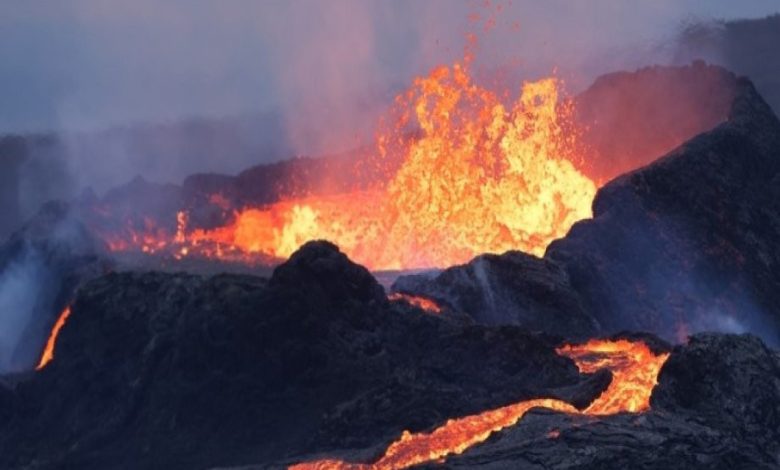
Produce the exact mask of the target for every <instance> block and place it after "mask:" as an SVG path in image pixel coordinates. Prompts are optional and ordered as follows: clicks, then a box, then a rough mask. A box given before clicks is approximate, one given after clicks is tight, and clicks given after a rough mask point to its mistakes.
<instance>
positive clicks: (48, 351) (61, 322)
mask: <svg viewBox="0 0 780 470" xmlns="http://www.w3.org/2000/svg"><path fill="white" fill-rule="evenodd" d="M69 316H70V306H68V307H65V310H63V311H62V313H60V316H59V317H58V318H57V321H56V322H55V323H54V328H52V329H51V333H50V334H49V339H48V340H46V347H45V348H44V349H43V355H42V356H41V360H40V361H39V362H38V366H37V367H36V368H35V370H41V369H43V368H44V367H46V365H47V364H48V363H50V362H51V361H52V359H54V345H55V343H56V342H57V335H59V334H60V330H61V329H62V327H63V326H65V322H66V321H67V320H68V317H69Z"/></svg>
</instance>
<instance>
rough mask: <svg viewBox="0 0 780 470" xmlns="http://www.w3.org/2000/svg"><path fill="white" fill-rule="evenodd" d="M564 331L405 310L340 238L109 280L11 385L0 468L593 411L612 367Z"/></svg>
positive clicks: (206, 457) (309, 447) (161, 461)
mask: <svg viewBox="0 0 780 470" xmlns="http://www.w3.org/2000/svg"><path fill="white" fill-rule="evenodd" d="M560 341H561V340H560V339H556V338H552V337H547V336H540V335H533V334H529V333H527V332H524V331H523V330H520V329H517V328H512V327H501V328H487V327H480V326H462V325H459V324H457V323H453V322H449V321H447V320H446V319H442V318H437V317H435V316H432V315H429V314H426V313H424V312H423V311H421V310H417V309H414V308H411V307H409V306H408V305H406V304H404V303H400V302H399V303H391V302H389V301H388V300H387V299H386V297H385V294H384V290H383V289H382V287H381V286H379V284H377V283H376V281H375V280H374V278H373V277H372V276H371V275H370V273H369V272H368V271H367V270H366V269H365V268H363V267H361V266H358V265H355V264H353V263H351V262H350V261H349V260H348V259H347V258H346V256H344V255H343V254H341V253H340V252H339V251H338V250H337V248H336V247H334V246H333V245H331V244H329V243H326V242H312V243H309V244H307V245H306V246H304V247H303V248H302V249H301V250H299V251H298V252H296V253H295V254H294V255H293V256H292V257H291V258H290V260H289V261H288V262H287V263H285V264H283V265H281V266H279V267H278V268H277V269H276V271H275V272H274V274H273V275H272V277H271V278H270V279H268V280H265V279H262V278H257V277H251V276H235V275H221V276H215V277H209V278H206V277H199V276H193V275H188V274H163V273H145V274H144V273H114V274H109V275H106V276H103V277H101V278H98V279H96V280H94V281H91V282H89V283H88V284H86V285H85V286H83V287H82V288H81V289H80V291H79V294H78V297H77V298H76V301H75V303H74V304H73V308H72V314H71V317H70V318H69V320H68V322H67V323H66V324H65V327H64V328H63V329H62V331H61V333H60V335H59V337H58V342H57V348H56V350H55V358H54V361H53V362H52V363H51V364H50V365H48V366H47V367H46V368H44V369H43V370H42V371H39V372H37V373H32V374H31V375H29V376H15V377H13V378H9V379H7V380H6V382H8V384H9V385H8V386H7V388H6V389H5V390H3V392H2V393H0V415H2V416H5V419H3V420H2V421H1V422H0V467H3V468H31V467H33V468H63V467H68V468H121V467H122V464H121V463H120V462H133V463H134V465H136V466H137V467H141V468H204V467H208V466H210V465H212V466H216V465H239V464H249V463H256V462H264V461H266V462H267V461H278V460H280V459H282V458H285V457H288V456H293V455H301V454H304V453H310V452H315V451H323V452H324V451H330V452H337V451H339V450H341V449H350V448H358V449H360V448H369V447H371V446H375V445H378V444H383V443H386V442H388V441H389V440H391V439H393V438H394V437H395V436H397V435H398V434H399V433H400V432H401V431H402V430H403V429H411V430H420V429H427V428H429V427H431V426H434V425H436V424H438V423H440V422H442V421H443V420H445V419H447V418H448V417H451V416H460V415H465V414H470V413H474V412H477V411H480V410H483V409H486V408H490V407H494V406H500V405H504V404H508V403H512V402H515V401H517V400H521V399H526V398H530V397H538V396H557V397H560V398H562V399H566V400H569V401H572V402H575V403H578V404H580V405H582V406H584V405H586V404H587V403H588V402H590V400H592V398H593V397H594V396H595V395H596V394H598V393H600V391H601V390H603V389H604V387H606V385H607V384H608V383H609V374H606V375H605V374H594V375H592V376H582V375H580V374H579V373H578V371H577V368H576V366H575V365H574V363H573V362H572V361H570V360H569V359H567V358H563V357H560V356H558V355H557V354H555V352H554V347H555V346H556V345H557V344H559V343H560ZM0 390H2V387H0Z"/></svg>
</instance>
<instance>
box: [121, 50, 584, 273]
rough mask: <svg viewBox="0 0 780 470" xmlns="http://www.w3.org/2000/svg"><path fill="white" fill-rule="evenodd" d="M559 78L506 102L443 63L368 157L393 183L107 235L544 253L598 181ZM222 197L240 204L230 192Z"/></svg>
mask: <svg viewBox="0 0 780 470" xmlns="http://www.w3.org/2000/svg"><path fill="white" fill-rule="evenodd" d="M466 63H468V61H467V62H466ZM559 87H560V83H559V82H558V81H557V80H556V79H552V78H548V79H543V80H540V81H537V82H530V83H525V84H524V85H523V87H522V90H521V94H520V97H519V99H518V100H517V101H516V102H515V103H514V104H512V105H511V106H505V105H504V104H503V103H502V102H501V100H499V98H498V96H497V95H496V94H494V93H492V92H490V91H488V90H486V89H485V88H482V87H480V86H478V85H476V84H475V83H473V82H472V80H471V78H470V76H469V74H468V69H467V67H466V66H464V65H461V64H456V65H454V66H453V67H451V68H449V67H440V68H437V69H436V70H434V71H433V72H432V73H431V74H430V75H429V76H428V77H423V78H418V79H416V80H415V82H414V84H413V86H412V87H411V88H410V89H409V90H408V91H407V92H405V93H404V94H402V95H401V96H399V97H398V99H397V100H396V109H397V110H400V113H399V114H400V115H399V116H398V118H397V121H395V122H396V123H395V125H394V126H391V127H392V129H391V130H388V131H385V132H383V133H381V134H380V135H379V136H378V137H377V141H376V157H375V160H372V161H371V162H367V161H362V162H359V163H358V165H362V164H372V165H377V166H380V167H382V168H385V169H386V170H385V173H386V182H385V183H382V184H379V185H377V186H376V187H373V188H372V189H370V190H364V191H356V192H352V193H345V194H338V195H327V196H309V197H304V198H294V199H288V200H284V201H281V202H279V203H276V204H273V205H270V206H266V207H257V208H242V209H240V210H237V211H236V212H235V215H234V218H233V220H232V222H231V223H229V224H227V225H225V226H222V227H218V228H215V229H210V230H202V229H191V230H188V227H187V223H188V220H187V219H188V218H187V214H185V213H180V214H179V217H178V221H177V222H178V224H177V226H178V229H177V231H176V234H175V236H174V235H172V234H165V233H162V232H161V231H160V230H158V229H157V228H156V227H155V226H154V224H151V225H150V226H149V227H146V228H145V229H144V230H142V231H141V233H142V235H140V234H139V233H138V232H137V231H133V232H131V236H128V235H127V234H126V233H124V234H116V235H115V236H111V235H109V236H107V237H106V238H107V239H108V242H109V246H110V247H111V248H112V249H114V250H128V249H136V250H140V251H144V252H148V253H154V252H158V251H160V250H162V249H166V250H169V251H170V252H171V253H174V254H175V256H176V257H177V258H180V257H182V256H192V255H200V256H205V257H216V258H220V259H242V258H243V259H246V260H251V259H252V257H253V256H257V255H263V256H265V257H266V258H268V257H273V258H277V259H278V258H286V257H288V256H289V255H290V254H292V252H293V251H295V250H296V249H297V248H298V247H299V246H300V245H301V244H303V243H304V242H306V241H308V240H312V239H328V240H330V241H332V242H334V243H336V244H337V245H339V246H340V247H341V249H342V250H343V251H344V252H345V253H346V254H347V255H349V256H350V257H351V258H352V259H354V260H355V261H357V262H359V263H362V264H364V265H366V266H368V267H369V268H372V269H402V268H427V267H436V266H446V265H452V264H457V263H463V262H466V261H468V260H469V259H471V258H472V257H474V256H475V255H477V254H480V253H485V252H493V253H500V252H504V251H507V250H511V249H520V250H523V251H525V252H529V253H533V254H536V255H541V254H543V252H544V250H545V249H546V247H547V245H548V244H549V243H550V242H551V241H552V240H554V239H556V238H560V237H562V236H563V235H565V234H566V232H567V231H568V230H569V228H570V227H571V226H572V224H573V223H574V222H576V221H578V220H580V219H583V218H587V217H589V216H590V215H591V209H590V207H591V202H592V200H593V196H594V195H595V192H596V186H595V184H594V183H593V182H592V181H591V180H590V179H588V178H587V177H586V176H584V175H583V174H582V173H581V172H580V171H579V170H578V169H577V168H576V167H575V165H574V164H573V163H572V162H573V161H575V160H577V140H578V135H577V132H576V131H574V130H573V129H575V126H574V125H573V124H572V122H573V121H572V117H571V116H572V109H571V105H570V104H567V103H566V102H563V101H561V100H560V99H559ZM410 129H418V130H419V132H410ZM210 200H211V201H212V203H214V204H217V205H218V206H219V207H220V208H222V209H223V210H224V209H227V208H228V204H229V203H228V201H227V200H226V199H225V198H224V197H223V196H221V195H219V194H215V195H212V197H211V198H210ZM182 248H186V250H182Z"/></svg>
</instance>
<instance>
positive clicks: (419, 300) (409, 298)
mask: <svg viewBox="0 0 780 470" xmlns="http://www.w3.org/2000/svg"><path fill="white" fill-rule="evenodd" d="M387 298H388V299H390V300H392V301H395V300H402V301H404V302H408V303H409V304H411V305H414V306H415V307H418V308H421V309H423V310H425V311H426V312H429V313H441V307H439V305H438V304H437V303H436V302H434V301H433V300H431V299H429V298H427V297H422V296H419V295H410V294H402V293H400V292H394V293H392V294H390V295H388V296H387Z"/></svg>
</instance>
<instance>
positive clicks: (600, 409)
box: [291, 340, 669, 470]
mask: <svg viewBox="0 0 780 470" xmlns="http://www.w3.org/2000/svg"><path fill="white" fill-rule="evenodd" d="M557 351H558V353H559V354H562V355H564V356H567V357H570V358H571V359H573V360H574V362H575V363H576V364H577V367H579V369H580V371H581V372H587V373H590V372H595V371H596V370H599V369H602V368H607V369H609V370H610V371H611V372H612V382H611V383H610V385H609V386H608V387H607V389H606V390H605V391H604V392H603V393H602V394H601V395H600V396H599V397H598V398H596V399H595V400H594V401H593V403H591V404H590V406H588V407H587V408H586V409H585V410H584V411H580V410H577V409H576V408H575V407H574V406H572V405H570V404H568V403H566V402H564V401H561V400H557V399H553V398H537V399H532V400H526V401H522V402H519V403H515V404H512V405H508V406H504V407H501V408H497V409H494V410H489V411H485V412H483V413H479V414H476V415H471V416H466V417H463V418H457V419H450V420H448V421H447V422H446V423H444V424H443V425H441V426H440V427H438V428H436V429H434V430H433V431H431V432H430V433H422V432H421V433H414V434H412V433H410V432H408V431H404V433H403V434H401V437H400V438H399V439H398V440H397V441H395V442H393V443H392V444H390V446H389V447H388V448H387V450H386V451H385V453H384V455H383V456H382V457H380V458H379V459H378V460H377V461H376V462H374V463H371V464H355V463H349V462H343V461H339V460H319V461H315V462H308V463H302V464H298V465H293V466H292V467H291V468H292V469H295V470H308V469H322V470H324V469H334V470H335V469H344V470H345V469H354V470H369V469H370V470H385V469H387V470H390V469H401V468H407V467H410V466H412V465H417V464H421V463H425V462H432V461H436V460H439V459H442V458H445V457H446V456H448V455H453V454H460V453H462V452H463V451H465V450H466V449H468V448H469V447H471V446H473V445H475V444H479V443H480V442H483V441H484V440H485V439H487V438H488V437H489V436H490V435H491V434H493V433H494V432H497V431H500V430H501V429H504V428H506V427H508V426H512V425H514V424H516V423H517V422H518V421H519V420H520V419H521V418H522V417H523V415H525V413H527V412H528V411H529V410H531V409H532V408H537V407H542V408H548V409H552V410H557V411H561V412H564V413H571V414H586V415H596V416H604V415H610V414H615V413H623V412H631V413H637V412H641V411H645V410H647V409H649V407H650V394H651V393H652V390H653V387H654V386H655V384H656V379H657V377H658V373H659V372H660V370H661V366H663V364H664V362H665V361H666V359H667V358H668V357H669V355H668V354H667V353H661V354H655V353H653V352H652V351H651V350H650V348H649V347H648V346H647V345H646V344H645V343H642V342H631V341H627V340H617V341H606V340H591V341H588V342H587V343H585V344H581V345H572V346H569V345H567V346H563V347H561V348H559V349H558V350H557ZM559 435H560V432H558V433H557V434H555V435H554V437H558V436H559Z"/></svg>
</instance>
